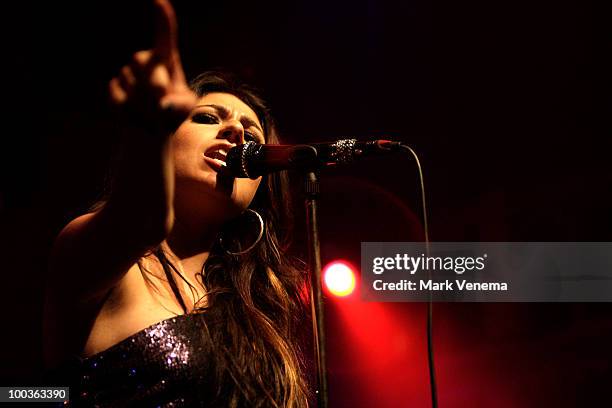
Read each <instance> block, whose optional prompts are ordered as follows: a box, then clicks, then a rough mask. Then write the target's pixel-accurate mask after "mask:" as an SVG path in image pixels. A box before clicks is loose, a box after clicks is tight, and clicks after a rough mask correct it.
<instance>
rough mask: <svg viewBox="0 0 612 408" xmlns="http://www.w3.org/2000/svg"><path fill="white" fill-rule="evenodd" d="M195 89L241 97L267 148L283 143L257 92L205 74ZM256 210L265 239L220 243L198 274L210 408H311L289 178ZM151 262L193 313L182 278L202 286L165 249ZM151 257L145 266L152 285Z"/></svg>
mask: <svg viewBox="0 0 612 408" xmlns="http://www.w3.org/2000/svg"><path fill="white" fill-rule="evenodd" d="M191 88H192V89H193V90H194V91H195V93H196V94H197V95H198V96H200V97H201V96H204V95H206V94H208V93H212V92H223V93H229V94H232V95H234V96H236V97H238V98H239V99H241V100H242V101H243V102H245V103H246V104H247V105H249V107H251V109H253V111H254V112H255V113H256V114H257V116H258V118H259V120H260V122H261V124H262V127H263V130H264V133H265V137H266V141H267V143H279V137H278V134H277V131H276V127H275V124H274V121H273V120H272V117H271V115H270V112H269V110H268V108H267V107H266V104H265V103H264V102H263V100H262V99H261V98H260V97H259V96H257V93H256V92H255V91H254V90H253V89H252V88H250V87H248V86H246V85H245V84H244V83H241V82H239V81H237V80H236V79H235V78H234V77H232V76H229V75H226V74H220V73H216V72H205V73H203V74H201V75H199V76H198V77H196V78H195V79H194V80H193V81H192V83H191ZM249 208H251V209H253V210H255V211H257V212H258V213H259V214H261V216H262V218H263V220H264V226H265V228H264V235H263V237H262V239H261V241H260V242H259V243H258V244H257V246H256V247H255V248H254V249H253V250H251V251H249V252H248V253H246V254H243V255H238V256H236V255H231V254H230V253H228V252H227V251H226V250H225V248H224V247H222V246H221V244H220V242H219V241H217V242H216V243H215V244H214V245H213V247H212V248H211V251H210V254H209V257H208V259H207V260H206V262H205V264H204V265H203V267H202V272H201V274H199V275H198V277H199V278H200V284H201V285H202V286H203V289H204V293H205V295H204V297H203V298H202V299H200V300H199V301H197V302H196V304H195V307H194V312H203V315H204V316H205V319H204V321H205V322H206V333H202V335H206V336H208V338H209V341H210V344H211V347H212V348H213V353H212V356H211V359H212V367H214V376H213V377H212V378H211V379H210V381H211V382H213V384H210V385H211V388H210V389H211V390H212V391H213V392H212V393H213V394H214V395H212V397H213V399H214V400H213V401H210V405H211V406H224V407H243V406H249V407H300V408H301V407H307V406H308V400H309V399H310V397H311V395H310V393H309V391H308V386H307V381H306V376H305V374H304V371H305V364H304V358H303V354H302V352H301V348H300V347H299V344H300V343H301V342H300V340H299V339H300V338H301V336H300V333H299V331H300V330H304V327H306V328H308V324H304V322H305V320H306V319H307V317H308V312H307V307H306V304H307V302H308V293H309V290H308V280H307V279H306V276H305V274H304V268H303V265H300V263H299V262H297V261H296V260H294V259H291V258H289V257H288V256H287V255H286V253H287V247H288V245H289V241H290V240H289V235H290V231H291V227H290V226H291V219H292V217H291V213H290V208H291V206H290V200H289V187H288V179H287V174H286V173H284V172H280V173H274V174H271V175H268V176H265V177H264V178H263V180H262V182H261V183H260V186H259V188H258V190H257V192H256V194H255V197H254V199H253V201H252V202H251V204H250V206H249ZM224 242H225V241H224ZM151 257H153V259H156V260H158V261H159V263H160V264H161V266H162V267H163V270H164V272H165V275H166V278H167V280H168V283H169V284H170V287H171V289H172V291H173V293H174V296H175V297H176V298H177V301H178V302H179V304H180V305H181V307H182V308H183V311H184V312H185V313H187V312H188V310H187V307H186V304H185V301H184V299H183V298H182V295H181V293H180V290H178V285H177V281H176V279H175V276H178V277H179V278H180V279H182V280H183V281H184V282H185V283H186V284H187V285H189V288H190V289H191V290H192V293H193V292H194V291H195V288H194V287H193V286H192V285H191V283H190V282H188V281H187V280H186V279H185V277H184V276H183V275H182V274H181V273H180V271H179V270H178V268H176V267H175V265H174V264H173V262H172V260H171V259H170V258H171V257H170V256H169V255H168V254H167V253H166V252H165V251H164V249H163V247H162V246H161V245H160V246H159V247H157V248H155V249H154V250H152V251H151V252H150V253H148V254H146V255H145V257H144V258H149V259H150V258H151ZM144 258H143V259H144ZM143 259H141V260H140V261H139V262H138V265H139V267H140V269H141V272H142V273H143V276H144V277H145V280H146V281H147V282H149V283H151V282H152V280H151V279H150V277H148V276H147V275H148V274H149V271H148V269H147V268H146V267H145V263H144V262H143ZM173 272H174V273H173ZM196 293H197V292H196Z"/></svg>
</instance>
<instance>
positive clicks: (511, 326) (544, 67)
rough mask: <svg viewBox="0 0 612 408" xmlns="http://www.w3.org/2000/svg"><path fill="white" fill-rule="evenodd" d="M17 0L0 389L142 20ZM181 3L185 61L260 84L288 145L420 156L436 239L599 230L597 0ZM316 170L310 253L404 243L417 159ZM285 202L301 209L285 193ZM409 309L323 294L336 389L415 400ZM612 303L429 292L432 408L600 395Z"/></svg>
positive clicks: (335, 254) (90, 175) (145, 20)
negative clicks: (435, 391)
mask: <svg viewBox="0 0 612 408" xmlns="http://www.w3.org/2000/svg"><path fill="white" fill-rule="evenodd" d="M11 3H12V4H10V5H7V6H5V7H6V8H5V10H4V12H3V14H4V16H3V20H4V22H3V28H2V37H3V39H4V41H3V44H4V52H3V54H4V55H3V62H4V64H3V65H4V67H5V74H4V81H3V82H4V83H3V88H4V95H3V96H4V98H3V99H4V103H3V106H4V107H3V108H2V111H3V115H2V116H3V123H4V126H3V129H4V130H3V132H2V133H3V134H2V142H3V143H2V160H1V163H0V166H1V167H0V177H1V179H0V181H1V183H0V226H1V231H2V235H1V238H0V239H1V242H0V245H1V246H0V248H1V249H0V251H1V253H0V256H1V257H2V265H3V267H2V268H3V271H2V280H3V286H2V287H3V289H4V290H3V296H2V300H3V302H2V309H1V310H2V313H3V314H4V315H5V316H4V318H3V323H4V324H3V326H4V330H3V332H4V335H3V338H4V339H3V346H2V348H3V353H2V356H1V358H2V360H1V362H2V364H1V366H0V379H1V381H0V384H1V385H19V384H27V383H29V382H31V381H32V379H33V378H35V377H36V376H37V375H38V373H39V372H40V371H41V361H40V358H41V352H40V342H41V332H40V316H41V307H42V296H43V295H42V289H43V286H44V279H45V268H46V256H47V251H48V248H49V245H50V243H51V242H52V239H53V237H54V236H55V235H56V234H57V232H58V231H59V229H60V228H61V226H62V225H64V224H65V223H66V222H67V221H69V220H70V219H71V218H72V217H74V216H76V215H78V214H80V213H82V212H83V211H84V210H85V209H86V208H87V207H88V206H89V205H90V204H91V203H92V202H93V201H94V200H95V199H96V198H97V197H98V196H99V194H100V191H101V189H102V186H103V185H104V178H105V174H106V168H107V165H108V162H109V159H110V156H111V154H112V152H113V146H114V144H115V142H116V137H115V136H113V134H112V131H111V130H112V123H111V122H110V121H109V116H108V107H107V105H106V94H105V92H106V84H107V82H108V80H109V79H110V78H111V77H112V76H113V75H115V74H116V73H117V72H118V70H119V68H120V67H121V66H122V65H123V64H125V63H126V62H127V61H129V58H130V56H131V54H132V53H133V52H134V51H136V50H138V49H143V48H147V47H149V46H150V44H151V41H150V40H151V38H152V33H153V31H152V28H153V27H152V14H151V7H150V5H149V3H148V2H146V1H142V0H139V1H133V2H129V4H128V2H119V1H90V2H81V3H79V4H54V3H56V2H47V3H41V4H35V3H23V4H17V3H16V2H11ZM176 3H177V4H176V9H177V14H178V19H179V28H180V38H179V40H180V47H181V53H182V56H183V63H184V66H185V69H186V71H187V74H188V76H189V77H192V76H194V75H195V74H197V73H198V72H200V71H203V70H206V69H211V68H224V69H229V70H232V71H235V72H237V73H238V74H240V75H241V76H242V77H244V78H245V79H246V80H247V81H248V82H251V83H253V84H255V85H257V86H258V87H260V88H261V89H262V90H263V91H264V94H265V96H266V98H267V100H268V101H269V104H270V105H271V107H272V110H273V112H274V114H275V116H276V118H277V120H278V122H279V125H280V129H281V132H282V133H281V134H282V135H283V136H284V137H285V140H286V141H288V142H307V141H325V140H334V139H340V138H346V137H358V138H364V139H368V138H379V137H386V138H391V139H398V140H403V141H405V142H407V143H409V144H410V145H411V146H412V147H413V148H414V149H415V150H416V151H417V152H418V153H419V155H420V158H421V161H422V164H423V167H424V173H425V182H426V188H427V198H428V200H429V202H428V203H429V211H430V214H429V215H430V227H431V238H432V240H434V241H611V240H612V239H611V233H610V231H611V230H610V228H611V227H612V212H611V211H610V208H611V207H612V206H611V202H612V189H611V188H610V187H611V184H612V165H611V163H610V159H609V155H610V147H611V145H612V143H611V142H610V130H611V129H610V123H609V122H610V121H609V119H610V115H609V113H610V110H611V108H612V105H611V103H610V75H609V72H612V70H611V69H610V68H612V67H611V64H610V59H609V55H610V51H611V49H610V48H611V47H610V41H609V40H610V33H609V30H607V29H606V27H605V24H600V23H602V22H603V20H604V16H605V15H606V14H605V13H604V10H602V9H599V8H598V7H597V6H596V5H593V4H591V3H590V2H587V1H580V0H567V1H526V0H519V1H512V2H508V1H501V2H500V1H495V2H491V1H484V0H475V1H474V0H468V1H463V2H455V1H448V0H442V1H435V2H433V1H431V0H429V1H425V0H414V1H403V2H400V1H397V2H392V1H380V0H378V1H374V0H369V1H351V2H349V1H329V0H328V1H322V0H311V1H307V2H306V1H295V2H285V3H279V4H273V3H265V2H249V3H247V2H205V1H198V2H188V1H183V2H176ZM322 178H323V180H322V192H323V194H322V195H323V197H322V201H321V228H322V240H323V242H322V251H323V258H324V259H323V260H324V262H326V261H329V260H332V259H337V258H344V259H347V260H349V261H351V262H353V263H354V264H359V243H360V242H361V241H368V240H369V241H375V240H378V241H401V240H411V239H418V237H419V232H418V231H419V228H420V226H419V221H418V220H419V219H420V214H421V213H420V211H421V210H420V208H421V207H420V204H419V190H418V179H417V175H416V167H415V164H414V161H413V160H412V159H411V158H410V157H408V156H405V157H404V156H399V157H392V158H385V159H384V160H382V159H380V160H378V159H373V160H371V161H369V162H367V163H365V162H364V163H361V164H360V165H358V166H356V165H353V166H350V167H346V168H342V169H334V170H333V171H326V172H324V174H323V175H322ZM296 211H297V212H296V214H297V215H296V220H297V221H298V227H299V225H300V223H303V212H302V209H301V206H300V205H299V202H298V204H297V205H296ZM297 231H298V234H297V235H296V242H297V246H296V252H297V253H303V252H304V249H303V245H302V243H303V238H302V236H301V235H300V234H299V232H300V231H301V229H300V228H298V230H297ZM84 273H86V271H84ZM424 307H425V306H424V305H420V304H408V303H406V304H362V303H360V302H359V301H357V300H351V301H346V302H345V303H342V301H337V300H334V299H331V298H330V299H328V305H327V308H328V313H327V314H328V331H329V336H330V339H329V348H330V400H331V402H332V406H334V407H335V406H339V407H340V406H351V407H352V406H359V407H360V406H364V407H368V406H379V407H383V406H384V407H395V406H427V401H428V394H427V392H428V389H427V387H428V385H427V384H428V383H427V371H426V357H425V352H426V349H425V338H424V334H425V331H424V327H425V323H424V322H425V320H424V312H425V308H424ZM611 312H612V307H611V306H610V305H609V304H437V305H435V322H434V333H435V334H434V336H435V344H436V353H437V354H436V356H437V368H438V374H439V376H440V379H439V394H440V402H441V406H442V407H462V406H474V407H476V406H478V407H480V406H482V407H488V406H501V407H515V406H521V407H523V406H529V407H531V406H533V407H538V406H568V407H570V406H586V405H593V404H597V405H600V406H604V405H607V404H609V403H610V399H611V397H610V396H609V393H608V390H607V387H608V386H609V384H610V381H611V380H612V369H611V366H612V364H611V363H612V350H611V349H610V345H609V344H610V343H611V341H612V318H611V316H610V313H611ZM381 319H382V320H384V321H385V322H386V323H384V324H385V325H386V326H384V327H382V326H380V325H382V324H383V323H381ZM385 319H386V320H385ZM373 321H375V322H376V323H372V322H373ZM355 336H361V337H359V338H357V337H355ZM390 336H391V337H390Z"/></svg>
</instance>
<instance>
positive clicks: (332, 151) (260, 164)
mask: <svg viewBox="0 0 612 408" xmlns="http://www.w3.org/2000/svg"><path fill="white" fill-rule="evenodd" d="M400 146H401V143H400V142H392V141H390V140H370V141H367V142H360V141H357V140H356V139H342V140H337V141H334V142H326V143H311V144H300V145H279V144H258V143H255V142H247V143H245V144H242V145H239V146H236V147H232V148H231V149H230V150H229V151H228V152H227V156H226V159H225V163H226V167H225V168H226V169H227V171H228V172H229V173H230V174H231V175H232V176H234V177H238V178H251V179H256V178H257V177H259V176H263V175H266V174H269V173H273V172H276V171H281V170H306V171H312V170H315V169H317V168H320V167H325V166H333V165H336V164H346V163H350V162H352V161H354V160H357V159H360V158H362V157H367V156H374V155H379V154H385V153H390V152H394V151H398V150H399V149H400Z"/></svg>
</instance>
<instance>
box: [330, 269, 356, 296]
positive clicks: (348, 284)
mask: <svg viewBox="0 0 612 408" xmlns="http://www.w3.org/2000/svg"><path fill="white" fill-rule="evenodd" d="M323 280H324V282H325V286H326V287H327V290H328V291H329V292H330V293H331V294H333V295H335V296H339V297H345V296H348V295H350V294H351V293H353V291H354V290H355V271H354V269H353V267H352V266H351V265H349V264H348V263H347V262H344V261H333V262H331V263H329V264H328V265H327V266H326V267H325V268H324V269H323Z"/></svg>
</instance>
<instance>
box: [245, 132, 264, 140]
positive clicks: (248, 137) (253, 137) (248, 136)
mask: <svg viewBox="0 0 612 408" xmlns="http://www.w3.org/2000/svg"><path fill="white" fill-rule="evenodd" d="M244 140H246V141H247V142H255V143H261V141H260V140H259V138H258V137H257V135H255V134H254V133H251V132H248V131H245V132H244Z"/></svg>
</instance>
